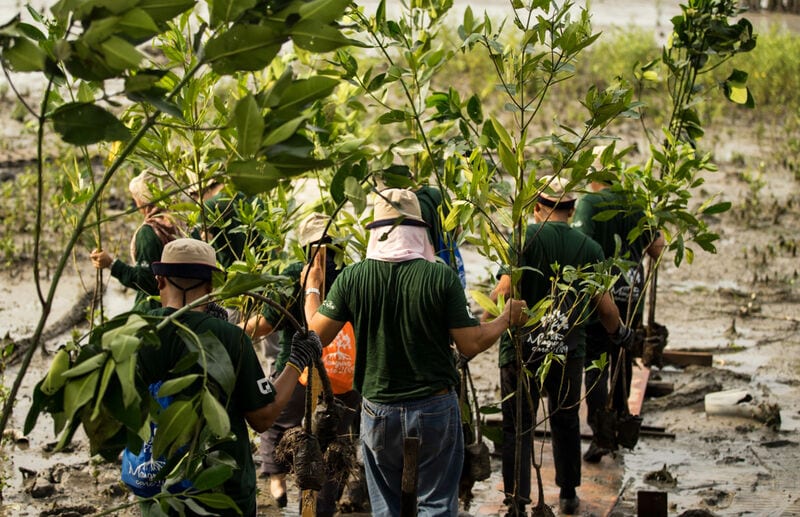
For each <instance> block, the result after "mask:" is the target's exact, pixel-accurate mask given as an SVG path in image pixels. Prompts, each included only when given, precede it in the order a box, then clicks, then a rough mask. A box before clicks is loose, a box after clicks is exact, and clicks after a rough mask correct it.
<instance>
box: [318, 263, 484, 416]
mask: <svg viewBox="0 0 800 517" xmlns="http://www.w3.org/2000/svg"><path fill="white" fill-rule="evenodd" d="M319 312H320V313H321V314H323V315H324V316H327V317H329V318H331V319H334V320H336V321H341V322H345V321H350V322H351V323H352V324H353V329H354V331H355V337H356V365H355V377H354V380H353V386H354V387H355V389H356V390H358V391H359V392H360V393H361V395H362V396H364V397H365V398H366V399H368V400H370V401H373V402H377V403H387V402H397V401H401V400H411V399H419V398H424V397H428V396H431V395H433V394H435V393H436V392H438V391H441V390H442V389H444V388H448V387H451V386H454V385H455V384H456V383H457V382H458V373H457V371H456V367H455V360H454V356H453V353H452V350H451V348H450V334H449V330H450V329H454V328H463V327H472V326H476V325H479V322H478V321H477V320H476V319H475V317H474V316H473V315H472V313H471V312H470V309H469V305H468V304H467V299H466V297H465V295H464V290H463V289H462V288H461V283H460V281H459V279H458V275H457V274H456V273H455V272H453V270H452V269H450V268H449V267H448V266H446V265H445V264H441V263H438V262H436V263H434V262H427V261H425V260H422V259H416V260H409V261H405V262H383V261H378V260H372V259H366V260H364V261H362V262H359V263H357V264H353V265H351V266H348V267H346V268H344V270H343V271H342V272H341V274H340V275H339V276H338V277H337V278H336V280H335V281H334V282H333V286H332V287H331V290H330V292H329V293H328V295H327V297H326V298H325V302H324V303H323V304H322V306H320V308H319Z"/></svg>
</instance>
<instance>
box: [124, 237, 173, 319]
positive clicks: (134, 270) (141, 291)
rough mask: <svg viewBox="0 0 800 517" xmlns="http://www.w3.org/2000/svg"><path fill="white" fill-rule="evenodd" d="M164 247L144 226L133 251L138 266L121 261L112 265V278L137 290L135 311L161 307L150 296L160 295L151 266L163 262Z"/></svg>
mask: <svg viewBox="0 0 800 517" xmlns="http://www.w3.org/2000/svg"><path fill="white" fill-rule="evenodd" d="M163 250H164V245H163V244H162V243H161V239H159V238H158V236H157V235H156V232H155V231H153V228H152V227H151V226H150V225H147V224H143V225H141V226H140V227H139V229H138V230H136V235H135V236H134V244H133V251H134V256H135V257H136V264H134V265H129V264H126V263H125V262H123V261H122V260H120V259H116V260H115V261H114V262H112V263H111V276H113V277H114V278H116V279H117V280H119V283H121V284H122V285H124V286H125V287H129V288H131V289H135V290H136V299H135V302H134V309H138V310H150V309H156V308H158V307H160V306H161V304H159V303H158V302H156V301H153V300H148V297H149V296H155V295H158V284H157V283H156V277H155V275H153V271H152V270H151V269H150V264H152V263H153V262H157V261H159V260H161V252H162V251H163Z"/></svg>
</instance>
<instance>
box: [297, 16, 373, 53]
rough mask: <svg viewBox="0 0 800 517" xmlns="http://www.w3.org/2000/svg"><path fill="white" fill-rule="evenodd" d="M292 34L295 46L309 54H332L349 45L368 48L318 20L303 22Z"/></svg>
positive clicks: (299, 23) (298, 24)
mask: <svg viewBox="0 0 800 517" xmlns="http://www.w3.org/2000/svg"><path fill="white" fill-rule="evenodd" d="M291 33H292V41H293V42H294V44H295V45H297V46H298V47H300V48H302V49H304V50H308V51H309V52H330V51H332V50H336V49H337V48H341V47H346V46H349V45H352V46H358V47H364V46H366V45H364V44H362V43H361V42H359V41H356V40H353V39H350V38H348V37H347V36H345V35H344V34H342V33H341V32H339V29H337V28H336V27H333V26H331V25H327V24H325V23H320V22H318V21H317V20H301V21H300V22H298V23H297V24H295V25H294V26H293V27H292V29H291Z"/></svg>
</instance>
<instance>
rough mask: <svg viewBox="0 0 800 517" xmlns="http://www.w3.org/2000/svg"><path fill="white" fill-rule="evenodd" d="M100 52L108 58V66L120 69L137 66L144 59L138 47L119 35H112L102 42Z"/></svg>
mask: <svg viewBox="0 0 800 517" xmlns="http://www.w3.org/2000/svg"><path fill="white" fill-rule="evenodd" d="M100 52H101V53H102V54H103V56H104V57H105V58H106V63H107V64H108V66H110V67H111V68H116V69H118V70H127V69H129V68H136V67H138V66H139V63H141V62H142V59H144V56H143V55H142V53H141V52H139V51H138V50H136V47H134V46H133V45H132V44H130V43H129V42H127V41H125V40H124V39H122V38H120V37H118V36H111V37H110V38H108V39H107V40H105V41H104V42H103V43H101V44H100Z"/></svg>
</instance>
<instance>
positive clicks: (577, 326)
mask: <svg viewBox="0 0 800 517" xmlns="http://www.w3.org/2000/svg"><path fill="white" fill-rule="evenodd" d="M602 261H603V250H602V249H601V248H600V245H599V244H597V243H596V242H594V241H593V240H592V239H590V238H589V237H587V236H585V235H583V234H582V233H580V232H579V231H577V230H574V229H572V228H570V226H569V224H567V223H562V222H545V223H541V224H531V225H528V227H527V229H526V234H525V247H524V249H523V252H522V257H521V260H520V266H527V267H528V268H529V269H526V270H525V271H524V272H523V273H522V279H521V281H520V294H521V296H522V298H523V299H524V300H525V301H526V302H527V303H528V306H529V307H533V306H534V305H535V304H537V303H538V302H539V301H540V300H542V299H544V298H546V297H550V298H551V299H553V307H552V309H551V312H550V314H549V315H548V316H546V318H550V319H549V323H548V325H547V326H545V325H542V327H541V328H542V330H543V332H540V333H537V334H536V335H530V336H528V338H529V340H530V343H528V345H529V348H530V347H534V349H535V348H536V347H540V348H542V349H549V348H555V349H553V350H550V351H553V352H555V353H563V352H564V351H565V350H563V349H562V348H559V347H554V346H553V345H555V338H556V337H557V338H558V341H560V342H562V343H563V345H564V346H565V347H566V349H567V350H568V352H569V354H570V355H571V356H575V357H583V356H584V355H585V354H586V331H585V329H584V326H585V319H586V318H585V312H586V308H587V302H588V301H589V300H588V299H587V297H586V296H581V295H580V293H578V294H577V295H575V296H571V295H568V296H565V297H561V296H553V295H552V294H551V292H553V279H554V276H555V275H554V272H553V269H552V267H551V265H552V264H558V265H559V266H560V267H561V268H563V267H564V266H573V267H575V268H576V269H583V268H586V267H592V266H593V265H594V264H597V263H599V262H602ZM531 268H532V269H531ZM503 273H504V271H501V274H503ZM575 290H576V291H578V289H577V287H576V288H575ZM555 292H558V293H563V292H564V291H555ZM559 304H560V306H559ZM572 305H575V306H574V307H572ZM554 309H559V310H558V311H556V310H554ZM559 313H560V314H559ZM544 331H547V332H549V333H550V334H549V335H548V334H547V332H544ZM553 334H557V336H554V335H553ZM551 338H552V339H551ZM514 355H515V354H514V346H513V343H512V342H511V339H510V338H509V336H508V334H507V333H506V334H504V336H503V339H502V340H501V342H500V366H505V365H507V364H509V363H511V362H513V361H514V359H515V357H514ZM524 355H526V357H525V359H527V358H528V357H527V356H530V351H527V353H525V352H524Z"/></svg>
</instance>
